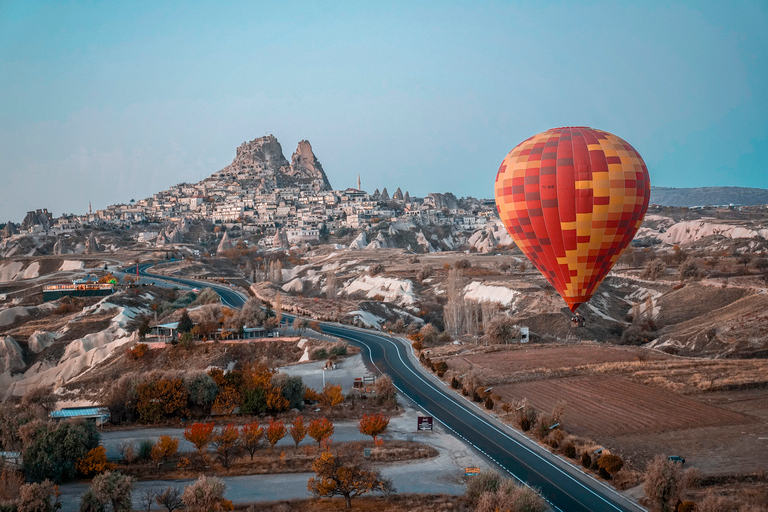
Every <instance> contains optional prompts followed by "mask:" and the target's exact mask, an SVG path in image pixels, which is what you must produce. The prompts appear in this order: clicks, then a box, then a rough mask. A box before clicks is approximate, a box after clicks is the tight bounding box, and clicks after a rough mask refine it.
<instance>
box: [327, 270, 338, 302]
mask: <svg viewBox="0 0 768 512" xmlns="http://www.w3.org/2000/svg"><path fill="white" fill-rule="evenodd" d="M337 286H338V284H337V279H336V271H335V270H329V271H328V272H327V273H326V274H325V298H326V299H331V300H334V299H335V298H336V294H337V292H338V291H337Z"/></svg>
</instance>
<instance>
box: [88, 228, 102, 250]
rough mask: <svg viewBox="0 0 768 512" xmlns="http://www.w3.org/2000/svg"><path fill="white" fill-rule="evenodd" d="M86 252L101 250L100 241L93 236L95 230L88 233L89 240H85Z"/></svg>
mask: <svg viewBox="0 0 768 512" xmlns="http://www.w3.org/2000/svg"><path fill="white" fill-rule="evenodd" d="M85 252H86V254H93V253H96V252H101V247H99V243H98V242H97V241H96V237H95V236H93V232H91V234H90V235H88V240H86V241H85Z"/></svg>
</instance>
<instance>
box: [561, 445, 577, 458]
mask: <svg viewBox="0 0 768 512" xmlns="http://www.w3.org/2000/svg"><path fill="white" fill-rule="evenodd" d="M563 455H565V456H566V457H568V458H569V459H575V458H576V447H575V446H574V445H573V443H567V444H566V445H565V446H563Z"/></svg>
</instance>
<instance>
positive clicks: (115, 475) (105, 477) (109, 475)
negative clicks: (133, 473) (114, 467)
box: [91, 471, 133, 512]
mask: <svg viewBox="0 0 768 512" xmlns="http://www.w3.org/2000/svg"><path fill="white" fill-rule="evenodd" d="M132 489H133V478H131V477H129V476H125V475H123V474H122V473H120V472H118V471H107V472H105V473H103V474H101V475H99V476H97V477H96V478H94V479H93V482H91V492H93V495H94V497H95V498H96V499H97V500H99V502H101V503H102V504H110V505H112V510H113V511H114V512H118V511H129V510H132V509H133V503H132V502H131V490H132Z"/></svg>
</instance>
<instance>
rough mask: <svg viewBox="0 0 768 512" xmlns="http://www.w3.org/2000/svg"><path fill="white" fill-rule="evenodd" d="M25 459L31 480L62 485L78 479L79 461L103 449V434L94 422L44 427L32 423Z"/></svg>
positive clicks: (26, 470)
mask: <svg viewBox="0 0 768 512" xmlns="http://www.w3.org/2000/svg"><path fill="white" fill-rule="evenodd" d="M28 428H29V430H30V431H29V432H27V433H26V435H27V436H28V437H26V438H25V435H24V432H22V438H23V439H26V440H25V442H24V452H23V456H22V460H23V467H24V475H25V476H26V478H27V480H31V481H33V482H42V481H43V480H51V481H52V482H53V483H60V482H61V481H63V480H67V479H70V478H74V477H75V475H76V473H77V461H79V460H80V459H82V458H83V457H85V456H86V454H87V453H88V452H89V451H90V450H91V449H93V448H96V447H97V446H99V433H98V432H97V431H96V426H95V425H94V424H93V423H91V422H84V421H80V422H61V423H58V424H54V425H51V424H44V423H39V424H36V423H35V422H31V423H30V424H29V427H28Z"/></svg>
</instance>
